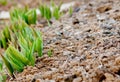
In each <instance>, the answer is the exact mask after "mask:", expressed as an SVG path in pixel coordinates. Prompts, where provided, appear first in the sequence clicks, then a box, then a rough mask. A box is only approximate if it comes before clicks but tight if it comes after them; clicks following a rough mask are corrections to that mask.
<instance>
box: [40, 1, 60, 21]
mask: <svg viewBox="0 0 120 82" xmlns="http://www.w3.org/2000/svg"><path fill="white" fill-rule="evenodd" d="M61 4H62V3H60V4H59V5H56V4H55V3H54V2H53V1H51V7H49V6H48V5H46V4H43V3H42V4H40V7H39V10H40V13H41V16H42V17H43V18H45V19H46V20H47V21H48V23H49V21H50V20H51V18H55V19H56V20H58V19H59V18H60V17H61V15H62V12H60V8H61Z"/></svg>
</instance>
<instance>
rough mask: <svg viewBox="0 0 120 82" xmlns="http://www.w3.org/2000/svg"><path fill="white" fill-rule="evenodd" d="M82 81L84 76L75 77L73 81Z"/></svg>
mask: <svg viewBox="0 0 120 82" xmlns="http://www.w3.org/2000/svg"><path fill="white" fill-rule="evenodd" d="M81 81H82V78H81V77H78V78H75V79H74V80H73V82H81Z"/></svg>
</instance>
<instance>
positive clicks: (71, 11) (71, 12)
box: [69, 6, 73, 16]
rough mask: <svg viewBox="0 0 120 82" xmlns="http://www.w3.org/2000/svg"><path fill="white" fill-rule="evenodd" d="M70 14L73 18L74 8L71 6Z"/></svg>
mask: <svg viewBox="0 0 120 82" xmlns="http://www.w3.org/2000/svg"><path fill="white" fill-rule="evenodd" d="M69 14H70V16H72V14H73V8H72V6H70V8H69Z"/></svg>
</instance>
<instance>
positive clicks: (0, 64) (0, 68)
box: [0, 60, 3, 71]
mask: <svg viewBox="0 0 120 82" xmlns="http://www.w3.org/2000/svg"><path fill="white" fill-rule="evenodd" d="M2 68H3V62H2V61H1V60H0V71H2Z"/></svg>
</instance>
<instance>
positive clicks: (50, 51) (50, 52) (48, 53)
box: [47, 49, 53, 57]
mask: <svg viewBox="0 0 120 82" xmlns="http://www.w3.org/2000/svg"><path fill="white" fill-rule="evenodd" d="M52 54H53V52H52V49H49V50H48V52H47V55H48V56H49V57H51V56H52Z"/></svg>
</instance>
